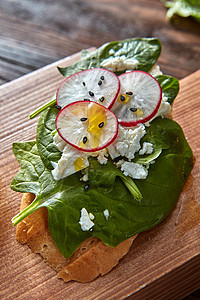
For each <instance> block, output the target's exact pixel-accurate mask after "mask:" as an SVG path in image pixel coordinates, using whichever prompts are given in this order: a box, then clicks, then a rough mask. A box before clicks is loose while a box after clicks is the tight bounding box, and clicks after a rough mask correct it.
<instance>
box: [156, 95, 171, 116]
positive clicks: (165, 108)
mask: <svg viewBox="0 0 200 300" xmlns="http://www.w3.org/2000/svg"><path fill="white" fill-rule="evenodd" d="M167 100H168V98H167V97H163V98H162V101H161V104H160V107H159V109H158V112H157V113H156V115H155V117H154V118H156V117H159V116H160V117H164V116H165V115H167V114H169V113H170V111H171V105H170V103H169V102H167Z"/></svg>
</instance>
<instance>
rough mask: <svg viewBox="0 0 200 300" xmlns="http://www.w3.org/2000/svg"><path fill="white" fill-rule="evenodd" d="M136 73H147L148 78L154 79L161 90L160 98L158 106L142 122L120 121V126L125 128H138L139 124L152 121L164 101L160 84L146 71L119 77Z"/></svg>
mask: <svg viewBox="0 0 200 300" xmlns="http://www.w3.org/2000/svg"><path fill="white" fill-rule="evenodd" d="M135 72H137V73H145V74H147V75H148V76H150V77H151V78H153V79H154V80H155V81H156V83H157V84H158V87H159V89H160V98H159V101H158V103H157V105H156V108H155V109H154V110H153V112H152V113H151V114H150V115H148V116H147V117H146V118H144V119H140V120H137V121H130V122H127V121H120V120H118V122H119V124H120V125H122V126H125V127H132V126H137V125H138V124H144V123H146V122H148V121H149V120H151V119H152V118H153V117H154V116H155V114H156V113H157V111H158V109H159V107H160V104H161V101H162V88H161V86H160V84H159V82H158V81H157V80H156V79H155V78H154V77H153V76H152V75H151V74H149V73H147V72H145V71H141V70H134V71H130V72H127V73H123V74H121V75H119V76H118V77H121V76H124V75H127V74H129V73H135Z"/></svg>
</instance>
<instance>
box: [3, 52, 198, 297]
mask: <svg viewBox="0 0 200 300" xmlns="http://www.w3.org/2000/svg"><path fill="white" fill-rule="evenodd" d="M79 57H80V54H75V55H73V56H72V57H69V58H66V59H63V60H61V61H59V62H57V63H55V64H53V65H49V66H47V67H44V68H42V69H40V70H38V71H35V72H33V73H31V74H28V75H25V76H23V77H21V78H19V79H16V80H14V81H12V82H9V83H6V84H4V85H2V86H1V87H0V95H1V99H2V106H1V123H2V124H1V149H0V151H1V152H0V159H1V160H0V161H1V165H0V172H1V201H0V231H1V234H0V278H1V282H0V298H1V299H123V298H126V297H129V296H130V297H132V298H133V299H159V300H160V299H161V300H162V299H182V298H183V297H184V296H186V295H188V294H189V293H191V292H192V291H194V290H196V289H197V288H198V287H199V286H200V269H199V262H200V243H199V242H200V241H199V237H200V226H199V216H200V203H199V199H200V188H199V176H200V175H199V174H200V159H199V158H200V157H199V153H200V151H199V139H200V127H199V126H197V125H198V124H199V114H200V106H199V101H200V98H199V94H200V71H198V72H196V73H194V74H192V75H190V76H189V77H186V78H185V79H183V80H181V91H180V94H179V96H178V97H177V99H176V100H175V105H174V118H175V119H176V120H177V121H178V122H179V123H180V124H181V126H182V127H183V130H184V132H185V134H186V137H187V138H188V141H189V143H190V145H191V147H192V149H193V151H194V155H195V157H196V162H195V166H194V168H193V170H192V174H191V175H190V177H189V179H188V181H187V184H186V185H185V187H184V189H183V192H182V194H181V197H180V199H179V201H178V203H177V205H176V207H175V209H174V210H173V212H172V213H171V214H170V215H169V216H168V217H167V218H166V219H165V220H164V221H163V222H162V223H161V224H160V225H158V226H157V227H156V228H154V229H152V230H150V231H148V232H145V233H142V234H140V235H139V236H138V237H137V239H136V240H135V242H134V243H133V246H132V247H131V250H130V252H129V253H128V254H127V256H126V257H124V258H123V259H122V260H121V261H120V263H119V265H118V266H117V267H116V268H114V269H113V270H112V271H111V272H110V273H108V274H107V275H106V276H104V277H99V278H97V279H96V280H94V281H93V282H91V283H88V284H80V283H77V282H70V283H67V284H65V283H64V282H63V281H61V280H58V279H57V278H56V272H54V271H53V270H52V269H51V268H50V267H48V266H47V265H46V264H45V263H44V262H43V261H42V259H41V257H40V256H39V255H35V254H34V253H32V252H31V250H30V249H29V248H28V247H26V246H22V245H21V244H19V243H17V242H16V240H15V228H14V227H13V226H12V225H11V221H10V220H11V218H12V217H13V216H14V215H15V214H16V213H17V212H18V211H19V207H20V201H21V194H20V193H16V192H14V191H12V190H10V188H9V185H10V182H11V180H12V178H13V177H14V176H15V174H16V173H17V171H18V170H19V164H18V162H17V161H16V159H15V157H14V155H13V154H12V149H11V148H12V143H13V142H16V141H25V140H30V139H34V138H35V133H36V124H37V120H38V117H37V118H36V119H33V120H29V119H28V115H29V113H30V112H32V110H34V109H35V108H36V107H38V106H39V105H41V104H42V103H44V102H46V101H47V100H48V99H49V98H50V97H51V96H52V95H53V94H54V92H55V90H56V88H57V87H58V86H59V83H60V82H61V81H62V80H63V77H62V76H61V75H60V74H59V73H58V71H57V69H56V66H57V65H59V66H66V65H68V64H70V63H72V62H73V61H76V60H77V59H78V58H79Z"/></svg>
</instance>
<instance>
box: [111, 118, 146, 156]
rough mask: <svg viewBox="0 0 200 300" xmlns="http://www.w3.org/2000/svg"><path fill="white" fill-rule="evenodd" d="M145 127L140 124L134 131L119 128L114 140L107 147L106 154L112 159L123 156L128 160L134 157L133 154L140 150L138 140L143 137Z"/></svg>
mask: <svg viewBox="0 0 200 300" xmlns="http://www.w3.org/2000/svg"><path fill="white" fill-rule="evenodd" d="M145 133H146V131H145V126H144V125H142V124H140V125H138V126H137V127H135V128H134V129H127V128H124V127H122V126H119V132H118V136H117V138H116V140H115V141H114V143H113V144H112V145H110V146H108V148H107V149H108V152H109V154H110V156H111V158H112V159H115V158H116V157H118V156H125V157H126V158H128V159H129V160H131V159H133V158H134V157H135V153H136V152H137V151H139V149H140V148H141V146H140V140H141V138H142V137H143V136H144V135H145Z"/></svg>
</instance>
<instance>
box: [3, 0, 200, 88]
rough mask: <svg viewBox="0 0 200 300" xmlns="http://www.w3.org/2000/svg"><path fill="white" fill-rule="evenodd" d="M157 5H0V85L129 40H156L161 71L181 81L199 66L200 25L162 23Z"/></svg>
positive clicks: (126, 0)
mask: <svg viewBox="0 0 200 300" xmlns="http://www.w3.org/2000/svg"><path fill="white" fill-rule="evenodd" d="M166 11H167V10H166V8H165V7H164V6H163V4H162V3H161V1H160V0H140V1H138V0H123V1H122V0H117V1H116V0H101V1H99V0H98V1H97V0H82V1H81V0H57V1H54V0H40V1H35V0H28V1H27V0H18V1H13V0H6V1H4V0H0V84H2V83H5V82H8V81H10V80H13V79H15V78H17V77H19V76H21V75H23V74H26V73H28V72H31V71H33V70H36V69H38V68H40V67H42V66H44V65H47V64H49V63H51V62H54V61H56V60H58V59H60V58H63V57H66V56H68V55H71V54H72V53H75V52H78V51H80V50H81V49H84V48H89V47H93V46H94V47H98V46H100V45H102V44H103V43H105V42H108V41H112V40H120V39H125V38H128V37H136V36H140V37H158V38H159V39H160V40H161V42H162V45H163V50H162V54H161V57H160V59H159V63H160V66H161V68H162V70H163V72H164V73H165V74H169V75H173V76H175V77H177V78H178V79H181V78H183V77H185V76H187V75H189V74H191V73H193V72H194V71H196V70H197V69H199V66H200V25H199V24H198V23H196V22H195V21H194V20H192V19H183V18H177V19H175V20H174V22H173V24H172V23H169V22H168V21H167V20H166Z"/></svg>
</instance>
